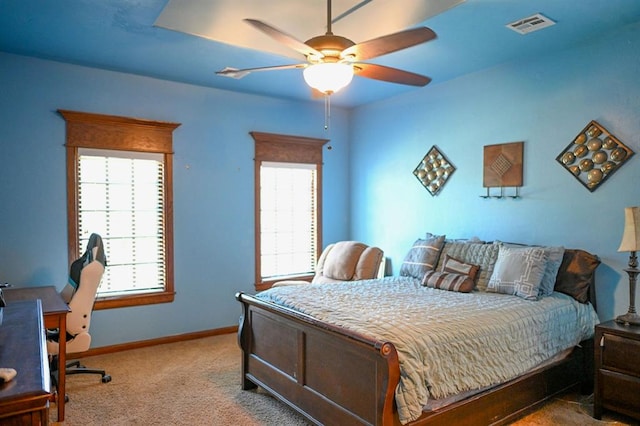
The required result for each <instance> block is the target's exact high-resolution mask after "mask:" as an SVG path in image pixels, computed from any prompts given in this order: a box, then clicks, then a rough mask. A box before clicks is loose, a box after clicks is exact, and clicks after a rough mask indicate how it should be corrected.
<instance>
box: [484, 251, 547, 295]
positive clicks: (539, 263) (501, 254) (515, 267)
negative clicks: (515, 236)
mask: <svg viewBox="0 0 640 426" xmlns="http://www.w3.org/2000/svg"><path fill="white" fill-rule="evenodd" d="M546 265H547V256H546V254H545V251H544V249H543V248H540V247H522V248H520V247H518V248H514V247H506V246H500V249H499V251H498V259H497V260H496V264H495V267H494V268H493V273H492V274H491V278H489V284H488V285H487V291H488V292H494V293H504V294H513V295H515V296H518V297H522V298H523V299H526V300H538V293H539V291H540V284H541V282H542V276H543V275H544V271H545V268H546Z"/></svg>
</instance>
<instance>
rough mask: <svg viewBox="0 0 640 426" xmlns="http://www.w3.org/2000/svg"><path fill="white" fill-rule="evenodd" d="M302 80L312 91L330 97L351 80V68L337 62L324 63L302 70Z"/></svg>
mask: <svg viewBox="0 0 640 426" xmlns="http://www.w3.org/2000/svg"><path fill="white" fill-rule="evenodd" d="M303 74H304V80H305V81H306V82H307V84H308V85H309V86H311V87H313V88H314V89H317V90H319V91H321V92H322V93H326V94H327V95H330V94H332V93H336V92H337V91H338V90H340V89H342V88H343V87H345V86H346V85H348V84H349V83H351V80H352V79H353V66H352V65H348V64H342V63H339V62H324V63H320V64H314V65H310V66H308V67H307V68H305V69H304V73H303Z"/></svg>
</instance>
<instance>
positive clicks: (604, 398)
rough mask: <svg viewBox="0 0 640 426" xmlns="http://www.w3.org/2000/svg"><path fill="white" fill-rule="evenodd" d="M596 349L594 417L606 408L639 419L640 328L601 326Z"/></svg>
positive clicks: (597, 328)
mask: <svg viewBox="0 0 640 426" xmlns="http://www.w3.org/2000/svg"><path fill="white" fill-rule="evenodd" d="M594 350H595V354H594V355H595V388H594V395H593V397H594V398H593V417H595V418H596V419H600V418H601V417H602V409H603V408H605V409H608V410H612V411H616V412H618V413H621V414H624V415H627V416H631V417H634V418H636V419H640V327H637V326H636V327H633V326H624V325H622V324H618V323H616V322H615V321H608V322H605V323H602V324H599V325H597V326H596V330H595V338H594Z"/></svg>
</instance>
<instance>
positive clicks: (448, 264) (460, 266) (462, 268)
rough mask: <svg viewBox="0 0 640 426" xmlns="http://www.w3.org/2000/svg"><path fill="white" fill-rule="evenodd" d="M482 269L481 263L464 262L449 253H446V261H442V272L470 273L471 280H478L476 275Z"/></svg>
mask: <svg viewBox="0 0 640 426" xmlns="http://www.w3.org/2000/svg"><path fill="white" fill-rule="evenodd" d="M479 270H480V266H479V265H474V264H472V263H466V262H462V261H461V260H458V259H456V258H455V257H451V256H449V255H448V254H445V255H444V262H443V263H442V272H452V273H455V274H464V275H468V276H469V278H471V281H473V282H474V283H475V282H476V276H477V275H478V271H479Z"/></svg>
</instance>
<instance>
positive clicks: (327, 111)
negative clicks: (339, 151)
mask: <svg viewBox="0 0 640 426" xmlns="http://www.w3.org/2000/svg"><path fill="white" fill-rule="evenodd" d="M330 122H331V95H326V94H325V95H324V130H329V123H330Z"/></svg>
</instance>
